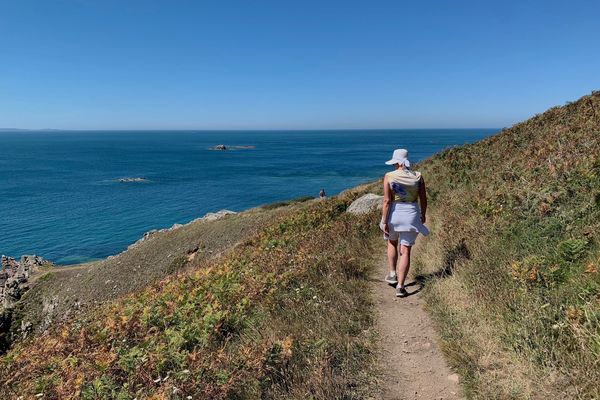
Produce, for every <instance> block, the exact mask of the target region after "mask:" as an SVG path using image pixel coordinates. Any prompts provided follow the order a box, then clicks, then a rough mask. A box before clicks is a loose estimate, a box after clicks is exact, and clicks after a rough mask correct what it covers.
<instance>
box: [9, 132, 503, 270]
mask: <svg viewBox="0 0 600 400" xmlns="http://www.w3.org/2000/svg"><path fill="white" fill-rule="evenodd" d="M498 131H499V129H492V128H482V129H371V130H360V129H352V130H344V129H339V130H337V129H336V130H246V131H236V130H218V131H201V130H178V131H164V130H152V131H140V130H123V131H96V130H94V131H92V130H88V131H74V130H69V131H61V130H11V129H1V130H0V148H2V149H3V151H2V153H1V154H0V185H1V187H2V188H3V189H4V190H3V191H2V193H1V194H0V224H1V225H2V226H3V227H4V233H3V235H2V237H1V238H0V253H2V254H6V255H8V256H12V257H19V256H21V255H23V254H38V255H40V256H42V257H45V258H47V259H49V260H52V261H54V262H56V263H58V264H63V265H69V264H77V263H82V262H87V261H92V260H96V259H101V258H105V257H107V256H110V255H114V254H117V253H119V252H121V251H123V250H125V249H126V248H127V246H128V245H130V244H131V243H133V242H135V241H136V240H137V239H139V238H140V237H141V236H142V235H143V233H144V232H147V231H149V230H152V229H161V228H167V227H170V226H172V225H173V224H175V223H187V222H189V221H191V220H194V219H196V218H198V217H201V216H203V215H205V214H206V213H208V212H215V211H218V210H221V209H229V210H233V211H242V210H245V209H248V208H252V207H256V206H260V205H264V204H269V203H272V202H276V201H282V200H289V199H293V198H297V197H301V196H314V197H318V194H319V191H320V190H321V189H324V190H325V191H326V193H327V195H335V194H337V193H339V192H341V191H343V190H345V189H348V188H350V187H353V186H356V185H359V184H361V183H365V182H369V181H372V180H374V179H377V178H379V177H380V176H382V175H383V173H385V172H386V171H387V170H389V166H386V165H385V164H384V162H385V161H386V160H387V159H389V158H390V156H391V153H392V151H393V150H394V149H395V148H399V147H403V148H407V149H408V150H409V152H410V158H411V160H412V161H413V162H418V161H420V160H422V159H424V158H427V157H429V156H431V155H433V154H435V153H437V152H439V151H441V150H443V149H445V148H448V147H451V146H456V145H462V144H467V143H473V142H475V141H478V140H480V139H483V138H485V137H488V136H490V135H492V134H494V133H496V132H498ZM221 144H222V145H225V146H226V147H227V148H228V150H225V151H223V150H214V149H212V148H213V147H214V146H217V145H221ZM425 178H426V177H425Z"/></svg>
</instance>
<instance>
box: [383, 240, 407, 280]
mask: <svg viewBox="0 0 600 400" xmlns="http://www.w3.org/2000/svg"><path fill="white" fill-rule="evenodd" d="M411 247H412V246H406V245H403V244H401V245H400V265H399V266H398V269H399V271H398V285H399V286H400V287H404V281H405V280H406V275H408V270H409V269H410V249H411ZM388 254H389V247H388Z"/></svg>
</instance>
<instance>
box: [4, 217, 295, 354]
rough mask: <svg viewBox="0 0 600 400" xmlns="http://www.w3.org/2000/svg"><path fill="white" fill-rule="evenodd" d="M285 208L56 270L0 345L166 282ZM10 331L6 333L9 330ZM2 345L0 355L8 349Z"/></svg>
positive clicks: (14, 318)
mask: <svg viewBox="0 0 600 400" xmlns="http://www.w3.org/2000/svg"><path fill="white" fill-rule="evenodd" d="M283 212H289V210H285V209H283V208H273V209H260V208H257V209H251V210H248V211H245V212H242V213H239V214H237V215H227V216H225V217H223V218H218V219H213V220H209V219H206V218H202V219H198V220H196V221H193V222H191V223H189V224H186V225H183V226H181V227H179V228H177V229H173V230H165V231H163V232H157V233H154V234H153V235H151V236H149V237H148V238H147V239H145V240H143V241H140V242H138V243H136V244H135V245H133V246H130V248H129V249H128V250H127V251H124V252H122V253H120V254H118V255H116V256H113V257H109V258H107V259H104V260H100V261H97V262H93V263H89V264H82V265H80V266H70V267H64V268H53V269H50V270H47V271H46V272H45V274H44V275H42V276H39V277H37V278H38V279H37V281H36V283H35V284H34V285H33V287H32V288H31V289H30V290H29V291H27V292H25V294H24V296H23V297H22V298H21V299H20V300H19V301H18V302H17V304H16V305H15V306H14V308H11V309H10V310H7V311H6V312H9V313H10V325H9V327H8V329H6V328H7V327H3V329H0V339H2V338H3V336H4V339H5V340H0V343H4V344H5V343H8V344H10V343H12V342H16V341H19V340H21V339H22V338H25V337H31V336H35V335H37V334H39V333H42V332H44V331H45V330H47V329H48V328H49V327H51V326H52V325H53V324H55V323H58V322H61V321H63V320H65V319H67V318H69V317H70V316H72V315H80V314H82V313H85V312H87V311H88V310H89V311H93V310H94V309H95V308H96V307H97V306H98V305H100V304H102V303H104V302H107V301H113V300H115V299H117V298H119V297H122V296H124V295H126V294H128V293H132V292H135V291H137V290H141V289H143V288H145V287H146V286H148V285H150V284H152V283H154V282H156V281H157V280H160V279H164V278H165V277H166V276H168V275H169V274H172V273H174V272H177V271H179V270H181V268H183V267H186V266H188V265H189V264H190V263H189V262H188V261H191V260H193V261H194V262H195V263H199V262H201V261H203V260H208V259H211V258H213V257H214V256H216V255H218V254H220V253H222V252H224V251H226V250H228V249H230V248H231V247H233V246H234V245H235V244H236V243H238V242H240V241H242V240H244V239H245V238H247V237H248V236H250V235H252V234H255V233H256V232H258V231H259V230H260V229H261V228H263V227H264V226H266V225H267V224H268V223H269V222H270V221H271V220H272V219H273V218H276V217H277V216H279V215H281V214H282V213H283ZM7 330H8V332H6V331H7ZM5 347H6V346H5V345H4V346H3V345H0V353H1V352H3V351H4V350H5Z"/></svg>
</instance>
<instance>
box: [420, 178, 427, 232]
mask: <svg viewBox="0 0 600 400" xmlns="http://www.w3.org/2000/svg"><path fill="white" fill-rule="evenodd" d="M419 203H420V204H421V222H422V223H425V221H427V218H426V217H425V215H426V214H427V189H426V188H425V179H423V178H422V177H421V184H420V185H419Z"/></svg>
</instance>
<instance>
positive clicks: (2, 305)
mask: <svg viewBox="0 0 600 400" xmlns="http://www.w3.org/2000/svg"><path fill="white" fill-rule="evenodd" d="M52 265H54V264H52V263H51V262H50V261H48V260H45V259H44V258H42V257H39V256H36V255H26V256H22V257H21V261H20V262H17V261H16V260H15V259H14V258H12V257H7V256H4V255H3V256H2V269H0V353H3V352H4V351H6V349H8V347H9V346H10V343H11V341H12V340H11V337H9V332H10V328H11V325H12V322H13V320H12V319H13V317H12V315H13V309H14V307H15V305H16V304H17V302H18V301H19V300H21V297H23V295H24V294H25V292H27V291H28V290H29V287H30V281H29V279H30V277H31V276H32V275H35V274H36V273H37V272H38V271H39V269H40V268H41V267H45V266H52ZM26 333H27V332H25V333H24V334H25V335H26Z"/></svg>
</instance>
